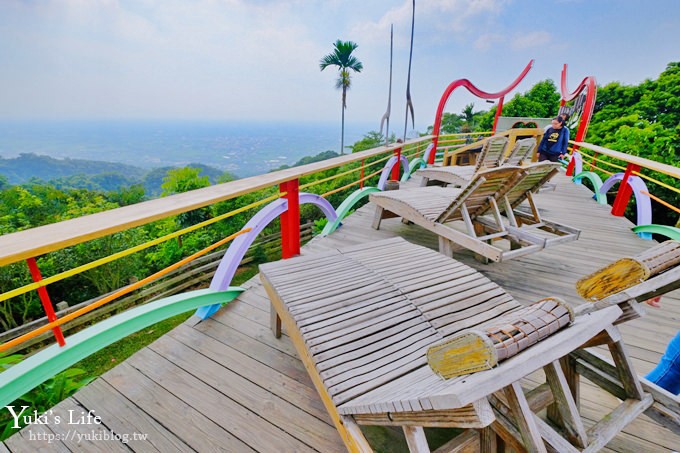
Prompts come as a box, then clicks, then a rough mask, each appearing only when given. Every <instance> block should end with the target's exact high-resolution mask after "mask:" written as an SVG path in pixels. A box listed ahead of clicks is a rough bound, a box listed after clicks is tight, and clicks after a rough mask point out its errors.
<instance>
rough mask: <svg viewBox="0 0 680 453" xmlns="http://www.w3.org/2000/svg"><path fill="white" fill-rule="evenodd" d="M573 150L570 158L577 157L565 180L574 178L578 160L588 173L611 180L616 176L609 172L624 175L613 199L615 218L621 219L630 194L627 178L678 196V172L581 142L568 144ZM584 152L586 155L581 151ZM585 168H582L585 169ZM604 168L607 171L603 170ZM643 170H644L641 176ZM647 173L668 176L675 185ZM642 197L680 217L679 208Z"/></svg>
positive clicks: (671, 168) (679, 171)
mask: <svg viewBox="0 0 680 453" xmlns="http://www.w3.org/2000/svg"><path fill="white" fill-rule="evenodd" d="M570 143H571V145H572V146H573V151H572V155H574V153H578V154H577V159H571V161H570V163H569V166H568V169H567V175H568V176H577V175H576V174H574V173H575V167H576V165H577V162H578V159H579V158H581V159H583V161H584V163H586V162H587V164H588V165H587V166H588V167H589V171H593V170H598V171H600V172H602V173H604V174H606V175H609V176H610V177H611V176H612V175H614V174H615V172H613V171H610V170H611V169H614V170H618V171H619V172H622V173H623V176H622V179H621V182H620V186H619V187H620V188H619V191H618V193H617V195H616V199H615V200H614V203H613V205H612V214H613V215H616V216H622V215H623V214H624V212H625V210H626V207H627V206H628V203H629V201H630V197H631V195H632V193H633V189H632V187H631V184H629V181H630V178H631V177H632V176H638V177H640V178H642V179H644V180H645V181H647V182H649V183H652V184H655V185H657V186H660V187H663V188H664V189H667V190H670V191H672V192H675V193H678V194H680V168H678V167H676V166H673V165H668V164H664V163H661V162H656V161H654V160H650V159H645V158H642V157H638V156H633V155H630V154H626V153H622V152H619V151H614V150H612V149H608V148H604V147H602V146H597V145H593V144H590V143H584V142H574V141H571V142H570ZM584 150H587V151H584ZM601 156H608V157H609V158H611V159H614V160H615V161H617V162H620V163H623V164H624V165H625V166H622V165H619V164H618V163H614V162H610V161H609V159H608V160H605V159H602V157H601ZM584 166H585V165H584ZM605 167H607V168H605ZM643 169H644V170H646V172H645V173H643ZM650 172H652V173H653V172H656V173H658V174H662V175H667V176H670V177H671V178H673V180H674V181H675V184H673V185H670V184H666V183H664V182H662V181H659V179H658V178H655V177H654V176H652V175H650V174H649V173H650ZM643 193H644V195H646V196H648V197H650V198H651V199H652V200H654V201H655V202H657V203H659V204H662V205H663V206H664V207H666V208H668V209H670V210H672V211H675V212H677V213H680V208H679V207H677V206H674V205H673V204H672V203H669V202H667V201H665V200H663V199H661V198H660V197H658V196H656V195H653V194H652V193H650V191H643Z"/></svg>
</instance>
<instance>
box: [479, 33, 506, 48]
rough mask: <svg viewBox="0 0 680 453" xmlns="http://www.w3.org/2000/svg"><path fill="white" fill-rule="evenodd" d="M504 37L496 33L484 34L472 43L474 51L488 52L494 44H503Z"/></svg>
mask: <svg viewBox="0 0 680 453" xmlns="http://www.w3.org/2000/svg"><path fill="white" fill-rule="evenodd" d="M504 40H505V37H504V36H503V35H500V34H498V33H486V34H483V35H481V36H480V37H479V38H477V40H475V42H474V44H473V45H474V47H475V49H479V50H489V49H490V48H491V47H493V45H494V44H495V43H498V42H503V41H504Z"/></svg>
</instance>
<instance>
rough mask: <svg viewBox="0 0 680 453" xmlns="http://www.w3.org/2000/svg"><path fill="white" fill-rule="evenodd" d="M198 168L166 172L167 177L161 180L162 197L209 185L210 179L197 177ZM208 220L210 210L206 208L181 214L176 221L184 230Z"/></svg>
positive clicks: (199, 171)
mask: <svg viewBox="0 0 680 453" xmlns="http://www.w3.org/2000/svg"><path fill="white" fill-rule="evenodd" d="M200 173H201V169H200V168H191V167H183V168H175V169H173V170H168V173H167V175H166V176H165V178H163V184H161V187H162V188H163V192H162V193H161V196H162V197H165V196H168V195H172V194H177V193H184V192H188V191H190V190H194V189H201V188H203V187H208V186H209V185H210V179H209V178H208V177H207V176H199V174H200ZM209 218H210V210H209V209H208V208H200V209H194V210H193V211H189V212H183V213H181V214H179V215H178V216H177V221H178V222H179V225H180V227H182V228H186V227H188V226H191V225H194V224H196V223H199V222H202V221H204V220H207V219H209Z"/></svg>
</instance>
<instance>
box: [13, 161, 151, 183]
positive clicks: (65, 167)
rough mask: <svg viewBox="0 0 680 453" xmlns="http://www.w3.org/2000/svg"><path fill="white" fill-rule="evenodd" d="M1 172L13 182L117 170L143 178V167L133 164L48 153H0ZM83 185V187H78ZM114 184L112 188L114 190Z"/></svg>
mask: <svg viewBox="0 0 680 453" xmlns="http://www.w3.org/2000/svg"><path fill="white" fill-rule="evenodd" d="M0 173H2V174H4V175H6V177H7V178H8V180H9V182H10V183H12V184H25V183H27V182H28V181H29V180H30V178H32V177H35V178H38V179H41V180H44V181H49V180H51V179H58V178H65V177H69V176H73V175H99V174H117V175H125V176H126V177H128V178H142V177H143V176H144V173H146V171H145V170H144V169H141V168H139V167H134V166H132V165H124V164H118V163H114V162H103V161H94V160H82V159H55V158H53V157H49V156H38V155H37V154H32V153H24V154H20V155H19V156H18V157H15V158H10V159H4V158H2V157H0ZM81 188H82V187H81ZM113 189H115V188H111V190H113Z"/></svg>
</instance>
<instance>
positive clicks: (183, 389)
mask: <svg viewBox="0 0 680 453" xmlns="http://www.w3.org/2000/svg"><path fill="white" fill-rule="evenodd" d="M556 182H557V189H556V191H554V192H544V193H541V194H540V195H538V196H537V197H536V201H537V204H538V206H539V208H540V211H541V214H542V215H544V216H545V217H546V218H548V219H552V220H557V221H560V222H563V223H566V224H568V225H570V226H574V227H577V228H580V229H582V233H581V237H580V239H579V240H578V241H576V242H572V243H570V244H566V245H561V246H558V247H554V248H551V249H546V250H544V251H541V252H539V253H536V254H532V255H529V256H525V257H522V258H518V259H516V260H512V261H509V262H505V263H497V264H491V265H482V264H480V263H478V262H477V261H475V260H474V259H473V258H472V256H471V254H470V253H468V252H459V253H455V254H454V256H455V257H456V258H457V259H460V260H461V261H464V262H465V263H467V264H470V265H472V266H474V267H475V268H477V269H479V270H481V271H482V272H483V273H484V274H485V275H487V276H488V277H489V278H491V279H492V280H494V281H495V282H497V283H498V284H500V285H501V286H503V287H504V288H505V289H506V290H507V291H508V292H510V293H511V294H512V295H513V296H514V297H515V298H516V299H517V300H518V301H519V302H521V303H530V302H534V301H536V300H538V299H540V298H542V297H545V296H559V297H562V298H564V299H565V300H567V301H568V302H574V303H578V301H579V298H578V296H577V295H576V291H575V288H574V285H575V282H576V280H578V279H579V278H580V277H582V276H583V275H585V274H588V273H590V272H591V271H593V270H595V269H596V268H598V267H600V266H602V265H603V264H605V263H607V262H609V261H612V260H614V259H617V258H619V257H621V256H624V255H631V254H635V253H637V252H639V251H641V250H644V249H646V248H648V247H650V245H651V244H650V242H648V241H644V240H642V239H639V238H638V237H637V236H635V235H634V234H633V233H632V232H631V231H630V227H631V226H632V224H631V223H630V222H629V221H628V220H626V219H624V218H616V217H613V216H611V215H610V208H609V207H607V206H601V205H598V204H597V203H595V201H594V200H592V199H591V194H590V192H589V191H588V190H587V189H586V188H584V187H583V186H577V185H575V184H572V183H571V182H570V181H569V180H568V178H566V177H564V176H561V175H558V177H557V178H556ZM373 214H374V207H373V206H372V205H367V206H365V207H363V208H361V209H359V210H358V211H357V212H356V213H355V214H353V215H352V216H351V217H350V218H348V219H346V221H345V222H344V225H343V226H342V227H341V228H340V229H339V230H338V231H336V232H335V233H333V234H332V235H331V236H330V237H328V238H323V239H321V238H316V239H314V240H313V241H311V242H310V243H309V244H307V245H306V246H305V247H304V249H303V253H312V252H319V251H324V250H327V249H329V248H334V247H342V246H347V245H352V244H360V243H363V242H367V241H374V240H376V239H380V238H387V237H393V236H395V235H399V236H402V237H404V238H405V239H407V240H409V241H411V242H414V243H418V244H421V245H425V246H427V247H430V248H435V249H436V248H437V238H436V236H434V235H433V234H431V233H429V232H427V231H425V230H423V229H422V228H420V227H417V226H413V225H411V226H407V225H404V224H402V223H401V222H400V221H399V219H389V220H383V223H382V226H381V230H380V231H375V230H373V229H371V227H370V224H371V222H372V220H373ZM244 287H247V288H248V290H247V291H246V292H245V293H243V294H242V295H241V296H240V297H239V298H238V299H237V300H236V301H234V302H233V303H231V304H229V306H227V307H226V308H224V309H223V310H221V311H220V312H218V313H217V314H216V315H215V316H214V317H213V318H212V319H210V320H208V321H205V322H202V323H199V324H196V325H193V326H192V322H191V320H190V321H188V322H187V323H185V324H183V325H181V326H179V327H178V328H176V329H175V330H173V331H172V332H170V333H169V334H167V335H165V336H164V337H162V338H161V339H159V340H158V341H156V342H154V343H153V344H151V345H150V346H149V347H147V348H144V349H143V350H141V351H139V352H138V353H136V354H135V355H134V356H132V357H131V358H130V359H128V360H126V361H125V362H124V363H122V364H120V365H118V366H117V367H116V368H114V369H113V370H111V371H109V372H108V373H106V374H105V375H103V376H102V377H100V378H99V379H97V380H96V381H94V382H93V383H92V384H90V385H89V386H87V387H86V388H84V389H81V390H80V391H79V392H78V393H76V394H75V395H74V397H72V398H69V399H68V400H66V401H64V402H62V403H61V404H59V405H57V406H56V407H55V408H54V409H53V411H52V412H51V413H49V414H48V420H52V421H53V420H54V417H55V416H57V415H59V416H60V417H61V421H62V423H61V424H56V423H54V422H52V423H50V424H47V425H33V426H30V427H27V428H25V429H24V430H22V431H21V432H20V433H18V434H16V435H14V436H13V437H11V438H10V439H8V440H7V441H6V442H5V443H4V445H3V444H1V443H0V452H2V451H5V449H4V448H5V447H6V448H7V449H8V450H9V451H12V452H35V451H129V450H133V451H144V452H146V451H159V452H171V451H192V450H196V451H235V452H240V451H252V450H256V451H272V452H274V451H276V452H279V451H296V452H297V451H321V452H333V451H343V450H344V447H343V445H342V442H341V441H340V438H339V436H338V434H337V432H336V431H335V430H334V428H333V427H332V425H331V424H330V420H329V418H328V416H327V415H326V413H325V410H324V408H323V406H322V404H321V402H320V400H319V398H318V397H317V394H316V392H315V390H314V388H313V387H312V384H311V381H310V379H309V377H308V376H307V374H306V372H305V370H304V367H303V366H302V363H301V362H300V361H299V360H298V359H297V357H296V352H295V350H294V348H293V346H292V344H291V342H290V341H289V339H288V338H287V337H286V336H285V335H284V336H283V337H282V338H281V339H280V340H276V339H275V338H274V337H273V336H272V334H271V332H270V330H269V302H268V300H267V298H266V295H265V292H264V290H263V288H262V287H261V285H260V284H259V279H257V278H254V279H253V280H251V281H249V282H248V283H247V284H245V285H244ZM662 304H663V308H662V309H660V310H654V309H651V308H650V309H649V310H648V312H649V313H648V315H647V316H646V317H643V318H641V319H637V320H634V321H631V322H629V323H627V324H624V325H621V326H620V329H621V331H622V333H623V336H624V340H625V342H626V344H627V345H628V350H629V353H630V355H631V357H632V359H633V362H634V365H635V367H636V369H637V371H638V373H639V374H641V375H644V374H646V373H647V372H648V371H649V370H651V369H652V368H653V366H654V365H655V364H656V363H657V361H658V359H659V358H660V356H661V354H662V353H663V350H664V348H665V346H666V344H667V342H668V340H669V339H670V338H671V337H672V336H673V335H675V333H676V332H677V330H678V329H679V328H680V322H679V321H680V294H678V292H677V291H676V292H675V293H673V294H671V295H668V296H666V297H664V298H663V300H662ZM539 378H540V376H532V377H531V378H530V379H528V380H527V382H526V384H527V385H531V383H532V382H533V381H536V380H537V379H539ZM583 382H584V383H585V384H586V385H584V388H583V389H582V397H581V404H582V411H583V413H584V416H585V417H586V418H587V419H591V420H592V419H595V418H596V416H598V415H601V414H603V413H605V412H608V410H609V408H611V407H614V405H615V403H616V401H615V399H614V398H613V397H611V396H609V395H608V394H605V393H604V392H602V391H600V390H599V389H596V388H595V387H594V386H591V385H589V384H588V383H587V381H585V380H584V381H583ZM88 410H93V411H94V413H95V415H98V416H100V417H101V419H102V424H101V425H94V424H90V425H73V424H68V423H67V421H68V417H69V413H70V412H69V411H73V412H72V413H73V414H75V415H79V414H80V413H81V411H82V412H85V413H87V411H88ZM49 417H52V418H51V419H50V418H49ZM597 418H599V417H597ZM111 432H114V433H116V434H118V435H119V436H121V435H122V436H128V438H127V443H125V442H124V441H125V440H126V439H125V437H124V438H123V439H122V440H120V439H118V440H116V439H109V440H106V439H107V438H110V437H111ZM78 433H80V434H81V435H84V436H86V437H89V438H86V437H83V438H81V439H80V440H79V436H78ZM135 434H136V437H137V438H134V435H135ZM51 435H58V437H60V438H61V439H60V440H56V438H54V440H52V441H51V443H48V441H47V440H44V439H46V438H47V437H49V436H51ZM140 435H146V438H145V439H139V437H140ZM93 436H94V437H95V438H93ZM41 438H42V439H43V440H41ZM678 449H680V437H678V436H676V435H674V434H672V433H671V432H669V431H667V430H665V429H664V428H662V427H660V426H659V425H657V424H656V423H654V422H652V421H651V420H650V419H648V418H647V417H645V416H642V417H640V418H639V419H637V420H636V421H634V422H633V423H632V424H631V425H629V426H628V428H627V429H626V430H625V432H624V433H622V434H620V435H619V436H617V437H616V438H615V439H614V440H613V441H612V442H610V443H609V444H608V446H607V450H610V451H621V452H658V451H671V450H678ZM385 451H398V449H397V448H396V447H395V448H394V449H393V448H388V449H387V450H385Z"/></svg>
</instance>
